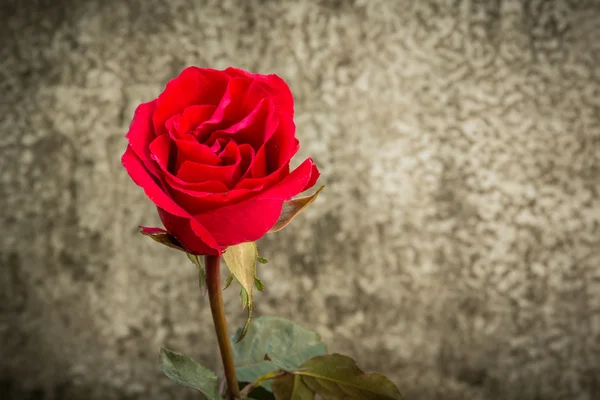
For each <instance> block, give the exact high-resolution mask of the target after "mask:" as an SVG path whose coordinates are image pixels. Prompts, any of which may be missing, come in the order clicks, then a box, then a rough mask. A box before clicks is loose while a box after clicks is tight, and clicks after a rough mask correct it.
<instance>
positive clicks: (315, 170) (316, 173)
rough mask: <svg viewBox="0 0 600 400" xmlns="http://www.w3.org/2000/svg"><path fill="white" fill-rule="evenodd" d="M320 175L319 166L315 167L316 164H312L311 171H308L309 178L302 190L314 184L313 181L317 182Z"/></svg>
mask: <svg viewBox="0 0 600 400" xmlns="http://www.w3.org/2000/svg"><path fill="white" fill-rule="evenodd" d="M320 176H321V172H319V168H317V165H316V164H313V166H312V171H311V173H310V180H309V181H308V183H307V184H306V186H305V187H304V189H302V191H303V192H304V191H305V190H308V189H310V188H311V187H313V186H315V183H317V180H318V179H319V177H320Z"/></svg>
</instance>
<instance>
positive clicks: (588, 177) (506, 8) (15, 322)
mask: <svg viewBox="0 0 600 400" xmlns="http://www.w3.org/2000/svg"><path fill="white" fill-rule="evenodd" d="M0 20H1V21H2V31H1V32H0V155H1V156H0V169H1V173H0V176H1V184H0V185H1V186H0V209H1V210H2V211H1V212H0V221H1V225H0V226H1V227H2V239H1V241H0V255H1V258H0V260H1V261H0V263H1V265H0V266H1V268H0V354H1V357H0V391H2V392H3V395H4V396H5V397H3V398H9V399H12V398H14V399H92V400H94V399H113V398H114V399H171V398H179V399H183V398H190V399H191V398H197V395H196V394H194V393H192V392H191V391H188V390H186V389H184V388H179V387H176V386H175V385H173V384H171V383H170V382H169V381H168V380H167V379H166V378H164V377H163V376H162V375H161V373H160V372H159V371H158V369H157V365H156V364H157V352H158V349H159V347H160V346H167V347H170V348H173V349H177V350H180V351H186V352H188V353H189V354H191V355H192V356H193V357H194V358H196V359H197V360H200V361H202V362H204V363H205V364H207V365H209V366H214V367H216V366H218V363H217V353H216V349H215V344H216V341H215V339H214V334H213V332H212V326H211V324H210V322H209V318H210V315H209V311H208V308H207V306H206V304H202V303H201V301H200V296H199V295H198V293H197V290H196V278H195V270H194V268H193V266H192V265H191V264H190V263H189V262H188V261H187V260H186V259H185V257H184V256H182V255H180V254H177V253H176V252H174V251H170V250H168V249H166V248H163V247H161V246H158V245H156V244H154V243H152V242H151V241H150V240H148V239H146V238H143V237H142V236H140V235H139V234H138V233H137V228H136V227H137V226H138V225H140V224H145V225H152V224H156V223H157V222H158V219H157V217H156V215H155V211H154V209H153V206H152V205H151V203H150V201H148V200H147V199H146V198H145V196H144V194H143V192H142V190H140V189H139V188H137V187H136V186H135V185H134V184H133V183H132V182H131V181H130V179H129V177H128V176H127V174H126V173H125V171H124V170H123V169H122V168H121V166H120V156H121V154H122V152H123V151H124V149H125V145H126V142H125V139H124V134H125V132H126V130H127V127H128V124H129V122H130V119H131V116H132V114H133V110H134V108H135V106H136V105H137V104H138V103H140V102H142V101H148V100H150V99H152V98H153V97H155V96H156V95H157V94H158V93H159V92H160V91H161V90H162V88H163V87H164V85H165V83H166V82H167V80H168V79H170V78H172V77H173V76H175V75H176V74H177V73H178V72H179V71H180V70H181V69H182V68H183V67H184V66H186V65H190V64H194V65H199V66H204V67H214V68H225V67H227V66H230V65H233V66H237V67H241V68H245V69H249V70H251V71H254V72H261V73H277V74H279V75H280V76H282V77H283V78H284V79H286V81H288V82H289V84H290V86H291V88H292V90H293V93H294V96H295V99H296V113H297V118H296V122H297V128H298V137H299V138H300V140H301V143H302V145H303V147H302V149H301V151H300V154H299V156H298V158H297V160H299V159H300V158H303V157H306V156H312V157H314V158H315V160H316V161H317V163H318V164H319V165H320V166H321V170H322V179H321V183H322V184H325V185H326V186H327V187H326V189H325V191H324V192H323V193H322V195H321V196H320V197H319V199H318V201H317V202H316V203H315V204H314V205H313V206H312V208H311V209H310V210H308V211H307V212H306V213H305V214H304V215H303V216H301V217H299V218H298V219H297V220H296V221H295V222H294V223H293V224H292V225H291V226H290V227H288V228H287V229H286V230H284V231H282V232H280V233H278V234H274V235H272V236H268V237H267V238H265V239H263V240H262V241H261V242H260V249H261V254H262V255H263V256H265V257H267V258H268V259H269V260H270V262H269V264H267V265H265V266H263V267H261V270H260V276H261V277H262V278H263V280H264V282H265V284H266V292H265V293H264V294H260V295H259V296H258V299H257V311H256V314H257V315H274V314H277V315H281V316H285V317H290V318H292V319H294V320H296V321H298V322H301V323H303V324H304V325H306V326H307V327H311V328H314V329H315V330H317V331H318V332H319V333H321V334H322V336H323V337H324V339H325V340H326V341H327V342H328V343H329V344H330V349H331V350H333V351H340V352H344V353H348V354H350V355H352V356H354V357H355V358H356V359H357V360H359V363H360V365H362V366H363V367H364V368H365V369H368V370H380V371H382V372H384V373H386V374H388V375H389V376H390V377H391V378H392V379H393V380H394V381H395V382H396V383H397V384H398V385H399V386H400V388H401V389H402V390H403V391H404V393H405V395H406V397H407V399H409V400H410V399H413V400H417V399H423V400H433V399H442V398H443V399H465V400H473V399H491V400H496V399H497V400H500V399H519V400H534V399H544V400H558V399H569V400H574V399H582V400H583V399H592V398H598V397H595V396H597V395H598V393H600V226H599V225H600V193H599V191H598V188H599V170H600V2H598V1H593V0H591V1H583V0H574V1H566V0H565V1H558V0H557V1H536V0H529V1H525V0H523V1H519V0H513V1H510V0H490V1H475V0H462V1H431V0H427V1H422V0H420V1H418V2H417V1H408V0H403V1H394V0H388V1H386V0H373V1H366V0H364V1H358V0H357V1H344V0H338V1H333V0H328V1H326V0H323V1H316V0H313V1H295V2H275V1H252V2H250V1H248V2H242V1H211V2H208V1H184V0H171V1H161V0H131V1H117V0H103V1H100V0H98V1H83V0H82V1H75V0H72V1H62V2H61V1H50V0H48V1H45V2H42V1H37V2H36V1H22V0H11V1H6V0H4V1H3V2H2V5H1V6H0ZM225 297H226V298H225V300H226V303H227V304H226V307H227V308H228V310H229V312H230V315H231V318H230V323H231V326H232V327H234V326H237V325H238V324H239V323H240V322H241V321H242V320H243V317H244V315H243V313H242V312H241V310H240V307H239V298H238V296H237V293H236V291H235V290H228V291H226V292H225ZM594 394H595V395H594ZM6 395H8V396H6Z"/></svg>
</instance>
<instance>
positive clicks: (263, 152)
mask: <svg viewBox="0 0 600 400" xmlns="http://www.w3.org/2000/svg"><path fill="white" fill-rule="evenodd" d="M266 175H267V148H266V147H265V146H263V147H261V148H260V150H258V153H256V156H255V157H254V160H253V162H252V165H251V166H250V176H249V178H264V177H265V176H266Z"/></svg>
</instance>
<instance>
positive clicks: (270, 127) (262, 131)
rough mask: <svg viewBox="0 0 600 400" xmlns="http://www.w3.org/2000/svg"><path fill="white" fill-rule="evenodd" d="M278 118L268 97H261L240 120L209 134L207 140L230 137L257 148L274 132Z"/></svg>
mask: <svg viewBox="0 0 600 400" xmlns="http://www.w3.org/2000/svg"><path fill="white" fill-rule="evenodd" d="M278 124H279V120H278V118H277V115H276V114H275V107H274V106H273V103H272V102H271V101H270V100H269V99H262V100H260V101H259V102H258V104H257V105H256V106H255V108H254V109H253V110H252V111H251V112H250V113H249V114H248V115H246V116H245V117H244V118H242V119H241V121H239V122H237V123H234V124H233V125H231V126H230V127H228V128H227V129H221V130H218V131H216V132H214V133H213V134H211V135H210V138H209V139H208V142H209V143H210V142H212V141H214V140H216V139H217V138H224V137H225V138H231V139H233V140H235V141H236V142H237V143H240V144H241V143H249V144H250V145H252V147H253V148H254V149H255V150H258V149H259V148H260V147H261V146H262V145H263V144H265V143H266V142H267V141H268V140H269V139H270V138H271V136H273V134H274V133H275V131H276V129H277V126H278Z"/></svg>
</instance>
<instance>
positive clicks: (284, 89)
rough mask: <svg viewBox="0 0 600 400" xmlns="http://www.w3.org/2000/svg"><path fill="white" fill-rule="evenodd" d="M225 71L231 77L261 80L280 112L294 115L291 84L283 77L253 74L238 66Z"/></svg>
mask: <svg viewBox="0 0 600 400" xmlns="http://www.w3.org/2000/svg"><path fill="white" fill-rule="evenodd" d="M225 72H226V73H227V74H228V75H229V76H231V77H247V78H251V79H253V80H255V81H256V82H259V83H260V84H261V85H262V86H263V88H264V89H265V90H267V91H268V92H269V94H270V96H271V97H272V98H273V102H274V103H275V107H276V108H277V111H278V112H280V113H285V114H290V115H291V116H293V115H294V97H293V96H292V92H291V91H290V88H289V86H288V85H287V83H285V81H284V80H283V79H281V78H280V77H279V76H277V75H275V74H271V75H261V74H251V73H249V72H246V71H243V70H241V69H237V68H231V67H230V68H227V69H226V70H225Z"/></svg>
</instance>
